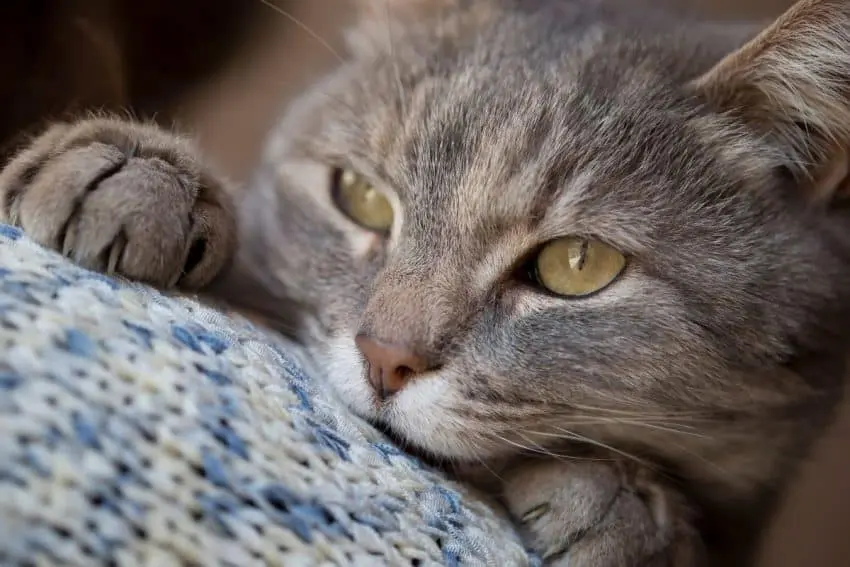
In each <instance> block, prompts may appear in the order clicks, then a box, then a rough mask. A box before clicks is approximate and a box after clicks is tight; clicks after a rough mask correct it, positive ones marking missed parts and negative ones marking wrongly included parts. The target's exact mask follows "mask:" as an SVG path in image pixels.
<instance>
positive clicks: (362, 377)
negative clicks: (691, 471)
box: [244, 0, 850, 474]
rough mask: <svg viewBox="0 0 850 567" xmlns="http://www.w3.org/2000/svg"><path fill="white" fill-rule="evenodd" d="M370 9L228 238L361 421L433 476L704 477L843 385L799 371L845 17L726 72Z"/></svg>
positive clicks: (529, 10) (831, 159)
mask: <svg viewBox="0 0 850 567" xmlns="http://www.w3.org/2000/svg"><path fill="white" fill-rule="evenodd" d="M363 5H364V21H363V23H362V24H361V25H360V26H359V27H357V28H356V29H355V30H354V31H353V32H352V35H351V42H350V45H351V52H350V59H349V60H348V61H347V62H345V63H344V64H343V65H342V66H341V67H340V69H339V70H337V71H336V72H335V73H333V74H331V75H330V76H329V77H327V78H326V79H325V80H323V81H322V82H320V83H319V84H317V85H316V86H315V87H314V88H312V89H311V90H309V91H308V92H307V94H306V95H305V96H304V97H302V98H301V99H300V100H299V101H298V102H297V103H296V104H295V105H294V106H293V107H292V108H291V109H290V111H289V112H288V114H287V115H286V116H285V118H284V120H283V122H282V124H281V125H280V127H279V129H278V131H277V132H276V133H275V135H274V136H273V138H272V140H271V143H270V144H269V146H268V149H267V153H266V164H265V165H264V167H263V169H262V170H261V171H260V173H258V177H257V183H256V184H255V187H254V191H255V192H256V193H257V194H259V195H261V197H262V198H258V199H250V198H249V200H248V201H247V202H248V203H249V205H247V206H246V208H245V211H246V213H245V217H244V220H245V223H246V224H247V225H256V226H258V227H261V228H259V229H258V230H252V231H251V232H253V235H252V236H249V241H250V242H251V246H253V251H252V252H251V253H250V254H249V255H251V256H252V258H253V260H252V262H253V263H254V264H255V265H256V266H259V267H260V268H261V269H262V270H263V271H264V272H265V277H266V279H267V284H268V286H267V287H269V288H274V289H275V290H276V292H279V293H280V294H281V296H282V297H285V298H287V301H288V302H290V301H295V302H297V303H299V304H301V305H302V306H303V309H304V311H303V312H302V313H301V314H300V316H301V320H300V327H301V328H300V337H301V338H302V340H303V341H304V342H305V343H307V345H308V346H309V348H310V350H311V352H312V354H313V355H314V357H315V362H316V364H317V365H318V368H319V370H320V372H321V374H322V375H324V376H326V377H327V379H328V381H329V382H330V384H331V386H332V387H333V388H334V389H335V390H336V391H337V392H338V394H339V395H340V396H341V397H342V399H343V400H344V401H345V402H347V403H348V404H350V406H351V407H352V408H353V409H354V410H355V411H356V412H357V413H359V414H361V415H363V416H365V417H367V418H369V419H373V420H377V421H380V422H382V423H384V424H385V425H386V426H387V427H388V428H389V429H390V430H392V431H393V432H394V433H395V434H396V435H397V436H399V437H400V438H403V439H405V440H406V441H407V442H409V443H410V444H411V445H413V446H416V447H418V448H420V449H422V450H424V451H426V452H429V453H431V454H433V455H435V456H438V457H444V458H448V459H470V458H472V459H475V458H494V457H498V456H504V455H506V454H510V453H515V452H517V451H518V450H519V449H518V448H519V447H528V448H535V447H549V448H552V447H556V446H557V445H558V443H559V442H560V441H563V440H579V441H581V440H592V441H596V442H599V443H603V444H606V445H611V446H613V447H614V448H622V449H623V450H629V451H634V452H641V451H650V452H653V453H655V454H659V455H661V456H662V457H665V458H672V459H676V458H677V456H679V457H684V455H685V454H687V453H688V452H695V453H698V454H699V455H700V458H702V459H709V460H710V459H712V458H714V456H716V454H720V453H722V452H726V453H729V452H730V447H731V446H732V444H733V443H739V442H740V443H742V444H744V445H746V444H747V443H751V442H752V441H753V439H754V436H755V438H756V439H758V437H759V432H760V431H763V432H764V434H763V435H762V437H765V439H763V440H762V441H760V443H762V444H764V445H765V446H769V447H773V448H775V447H778V446H782V445H783V444H784V439H783V440H781V441H780V440H775V439H773V438H772V436H774V435H776V436H778V437H782V436H783V435H785V434H786V433H789V432H791V431H793V430H795V429H798V428H799V427H800V420H799V419H798V417H799V416H800V415H805V411H806V408H809V407H811V406H812V404H814V403H815V401H816V400H818V399H819V396H822V393H823V391H825V390H829V391H830V392H834V391H835V387H836V385H837V383H838V378H837V377H836V375H835V373H831V372H825V373H822V374H814V375H811V374H806V373H805V372H803V373H801V372H799V369H800V368H799V366H798V363H799V362H800V361H801V360H802V358H803V357H804V356H809V355H813V354H819V353H823V352H829V351H830V348H832V346H834V345H833V343H832V342H830V341H834V340H835V332H836V331H837V330H838V329H839V327H840V326H839V325H838V323H837V321H838V318H839V317H840V316H843V315H844V313H845V311H846V307H847V304H848V294H850V288H848V285H850V263H848V259H850V255H849V254H848V252H850V247H848V240H849V239H848V234H847V231H848V226H847V225H846V223H847V221H848V216H847V214H845V213H843V212H842V209H841V199H842V197H843V195H842V194H841V193H842V191H843V190H844V189H845V187H844V185H843V183H841V182H842V181H843V179H844V176H845V174H846V163H847V162H846V159H844V158H845V156H846V154H845V153H844V152H843V151H840V150H844V149H846V146H843V145H842V143H843V142H846V141H848V140H850V137H848V134H850V105H848V96H847V95H848V89H850V35H848V33H850V7H848V5H847V3H845V2H808V3H806V5H805V6H802V8H801V9H798V12H796V13H793V12H792V13H790V14H789V15H787V16H786V17H785V19H784V20H780V22H779V23H778V24H776V25H774V26H773V27H772V28H771V29H770V30H769V31H768V32H766V34H765V35H762V36H759V37H758V38H757V39H755V40H754V41H753V42H752V43H748V44H746V45H745V46H744V47H743V48H741V49H739V50H737V51H736V52H735V53H734V54H732V55H729V56H728V57H725V58H724V57H723V56H724V55H725V54H727V53H731V52H732V51H734V50H736V49H738V47H740V45H741V43H742V42H743V41H744V38H743V37H739V38H737V39H736V38H734V37H732V36H734V35H735V34H733V33H731V32H730V29H731V28H724V27H722V26H704V27H700V26H698V25H695V24H693V23H688V24H687V25H685V26H677V25H676V24H675V23H673V22H668V21H666V20H665V19H664V18H662V17H658V16H655V15H650V13H648V12H647V11H646V10H644V9H640V8H636V7H635V6H634V5H633V4H632V3H630V2H624V3H621V4H620V5H619V7H617V8H616V9H615V8H605V7H604V6H603V4H602V3H600V2H563V1H556V0H548V1H546V0H537V1H534V0H530V1H518V0H517V1H510V0H471V1H469V2H462V1H460V0H457V1H451V0H440V1H439V2H426V1H424V0H422V1H417V0H390V1H388V2H372V1H371V0H364V1H363ZM367 6H373V8H372V9H369V8H367ZM376 6H380V9H378V8H376ZM721 59H722V61H721ZM718 61H719V63H718ZM249 228H250V226H249ZM287 305H290V304H289V303H287ZM370 366H371V368H370ZM768 432H769V433H768ZM703 442H704V443H705V446H703V445H701V443H703ZM742 446H743V445H742ZM715 453H716V454H715ZM740 453H741V452H740V451H739V455H740ZM739 458H742V459H746V458H747V457H746V456H743V457H741V456H739ZM753 459H754V460H757V459H758V457H753ZM699 466H703V467H705V468H709V469H710V468H711V466H712V464H711V463H709V464H700V465H699ZM760 466H761V465H760ZM764 466H773V465H772V464H770V465H768V464H765V465H764ZM753 474H759V473H757V472H754V473H753Z"/></svg>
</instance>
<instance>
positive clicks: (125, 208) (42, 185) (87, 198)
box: [0, 118, 236, 289]
mask: <svg viewBox="0 0 850 567" xmlns="http://www.w3.org/2000/svg"><path fill="white" fill-rule="evenodd" d="M0 220H2V221H3V222H6V223H10V224H14V225H16V226H18V227H20V228H22V229H23V230H24V232H26V233H27V234H28V235H29V236H30V237H31V238H32V239H33V240H35V241H36V242H38V243H40V244H42V245H44V246H47V247H49V248H52V249H54V250H57V251H59V252H62V253H63V254H64V255H65V256H67V257H69V258H71V259H72V260H73V261H75V262H76V263H77V264H79V265H81V266H83V267H86V268H89V269H93V270H97V271H101V272H104V273H108V274H116V275H121V276H124V277H126V278H129V279H133V280H138V281H143V282H147V283H150V284H153V285H156V286H158V287H160V288H170V287H174V286H178V287H180V288H181V289H197V288H200V287H202V286H204V285H205V284H207V283H208V282H209V281H210V280H211V279H212V278H213V277H214V276H215V275H216V274H218V273H219V272H220V271H221V270H222V269H223V267H224V266H225V265H226V263H227V262H228V260H229V259H230V257H231V256H232V255H233V252H234V250H235V244H236V226H235V215H234V213H233V207H232V204H231V201H230V199H229V197H228V195H227V193H226V191H225V190H224V187H223V186H222V184H221V182H220V181H219V180H218V179H217V178H215V177H214V176H213V175H212V174H210V173H209V172H208V170H207V169H206V168H205V167H204V166H203V165H202V163H201V160H200V159H199V158H198V154H197V152H196V150H195V149H194V148H193V147H192V146H191V145H190V144H189V143H188V142H186V141H185V140H183V139H181V138H179V137H177V136H176V135H174V134H172V133H169V132H166V131H164V130H161V129H159V128H157V127H155V126H152V125H147V124H139V123H133V122H127V121H122V120H117V119H108V118H96V119H91V120H83V121H80V122H75V123H72V124H55V125H53V126H52V127H51V128H49V129H48V130H47V131H46V132H45V133H44V134H42V135H41V136H40V137H38V138H36V139H35V140H34V141H33V143H32V144H31V145H30V146H29V147H27V148H26V149H24V150H23V151H22V152H21V153H19V154H18V155H17V156H16V157H15V158H14V159H12V161H11V162H10V163H9V164H8V165H7V166H6V168H5V169H4V170H3V171H2V173H0Z"/></svg>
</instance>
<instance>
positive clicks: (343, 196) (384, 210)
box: [332, 169, 394, 233]
mask: <svg viewBox="0 0 850 567" xmlns="http://www.w3.org/2000/svg"><path fill="white" fill-rule="evenodd" d="M332 182H333V187H332V193H333V198H334V201H335V202H336V205H337V207H339V208H340V210H341V211H342V212H343V213H345V214H346V216H348V217H349V218H350V219H351V220H353V221H354V222H356V223H357V224H359V225H360V226H362V227H363V228H366V229H369V230H372V231H375V232H380V233H387V232H389V231H390V229H391V228H392V226H393V216H394V215H393V207H392V204H391V203H390V201H389V199H387V197H386V196H385V195H383V194H382V193H381V192H380V191H378V190H377V189H375V187H373V186H372V184H371V183H369V182H368V181H367V180H366V179H365V178H364V177H363V176H362V175H359V174H357V173H355V172H354V171H351V170H350V169H338V170H335V171H334V173H333V179H332Z"/></svg>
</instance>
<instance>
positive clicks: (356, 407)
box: [317, 335, 377, 419]
mask: <svg viewBox="0 0 850 567" xmlns="http://www.w3.org/2000/svg"><path fill="white" fill-rule="evenodd" d="M322 350H323V352H322V353H321V354H320V356H318V357H317V358H318V359H320V360H321V361H322V363H321V364H322V367H323V368H322V369H323V370H324V372H323V375H324V377H325V379H326V380H327V381H328V385H329V386H330V387H331V388H332V389H333V392H334V393H335V394H336V396H337V397H338V398H339V399H340V401H342V402H343V403H344V404H345V405H347V406H348V407H349V408H350V409H351V410H352V411H353V412H354V413H356V414H357V415H359V416H360V417H362V418H364V419H374V418H376V417H377V407H376V404H375V396H374V393H373V392H372V389H371V388H370V387H369V384H368V382H367V380H366V378H365V377H364V375H363V358H362V356H361V355H360V353H359V352H358V351H357V348H356V347H355V345H354V341H353V340H352V339H351V337H350V336H348V335H344V336H340V337H334V338H331V339H329V340H328V341H327V343H326V348H324V349H322Z"/></svg>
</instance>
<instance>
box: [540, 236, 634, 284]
mask: <svg viewBox="0 0 850 567" xmlns="http://www.w3.org/2000/svg"><path fill="white" fill-rule="evenodd" d="M625 267H626V257H625V256H624V255H623V254H621V253H620V252H619V251H618V250H617V249H615V248H613V247H612V246H609V245H608V244H605V243H604V242H601V241H599V240H591V239H587V238H579V237H574V236H567V237H564V238H559V239H557V240H553V241H551V242H549V243H548V244H546V245H545V246H543V248H541V249H540V251H539V252H538V253H537V256H536V257H535V258H534V260H533V273H532V275H533V276H534V279H535V280H536V281H537V283H538V284H539V285H541V286H543V287H544V288H545V289H546V290H548V291H550V292H551V293H554V294H556V295H561V296H564V297H582V296H585V295H590V294H592V293H595V292H597V291H600V290H602V289H604V288H606V287H608V286H609V285H610V284H611V283H612V282H613V281H614V280H615V279H617V277H618V276H619V275H620V274H621V273H622V272H623V269H624V268H625Z"/></svg>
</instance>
